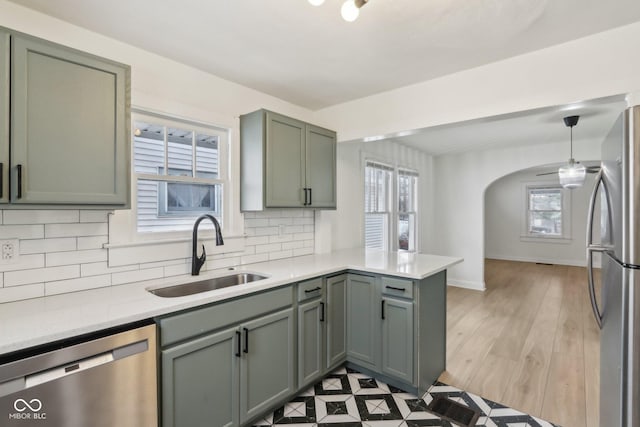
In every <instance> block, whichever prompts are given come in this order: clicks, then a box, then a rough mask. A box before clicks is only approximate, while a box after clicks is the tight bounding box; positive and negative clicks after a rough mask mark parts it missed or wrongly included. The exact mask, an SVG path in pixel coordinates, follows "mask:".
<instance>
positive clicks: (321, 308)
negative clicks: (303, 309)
mask: <svg viewBox="0 0 640 427" xmlns="http://www.w3.org/2000/svg"><path fill="white" fill-rule="evenodd" d="M320 321H321V322H324V303H323V302H321V303H320Z"/></svg>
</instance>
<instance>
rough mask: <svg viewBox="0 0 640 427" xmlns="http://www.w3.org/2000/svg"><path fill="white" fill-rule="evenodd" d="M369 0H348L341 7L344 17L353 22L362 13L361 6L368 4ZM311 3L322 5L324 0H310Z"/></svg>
mask: <svg viewBox="0 0 640 427" xmlns="http://www.w3.org/2000/svg"><path fill="white" fill-rule="evenodd" d="M368 1H369V0H346V1H345V2H344V3H343V4H342V8H341V9H340V14H341V15H342V19H344V20H345V21H347V22H353V21H355V20H356V19H358V16H359V15H360V8H361V7H362V6H364V5H365V4H367V2H368ZM309 3H311V4H312V5H314V6H320V5H321V4H322V3H324V0H309Z"/></svg>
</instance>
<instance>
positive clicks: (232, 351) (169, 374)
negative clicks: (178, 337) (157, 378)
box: [161, 328, 240, 427]
mask: <svg viewBox="0 0 640 427" xmlns="http://www.w3.org/2000/svg"><path fill="white" fill-rule="evenodd" d="M236 331H237V328H233V329H227V330H225V331H222V332H218V333H214V334H211V335H207V336H204V337H202V338H198V339H196V340H193V341H189V342H186V343H184V344H181V345H178V346H175V347H172V348H170V349H168V350H165V351H163V352H162V400H161V401H162V409H161V410H162V425H163V426H164V427H191V426H204V425H212V426H213V425H215V426H225V427H227V426H237V425H238V418H239V407H240V405H239V397H240V396H239V394H238V379H239V373H240V369H239V368H240V359H239V358H238V357H236V349H237V338H236V336H237V334H236Z"/></svg>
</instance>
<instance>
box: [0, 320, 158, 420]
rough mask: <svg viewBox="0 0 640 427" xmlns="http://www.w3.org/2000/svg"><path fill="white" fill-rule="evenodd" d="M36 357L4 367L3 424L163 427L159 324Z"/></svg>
mask: <svg viewBox="0 0 640 427" xmlns="http://www.w3.org/2000/svg"><path fill="white" fill-rule="evenodd" d="M102 335H103V334H102ZM33 353H34V352H33V351H31V352H27V353H24V354H19V353H18V354H15V355H13V357H12V358H13V359H15V360H13V361H8V362H6V363H4V362H3V364H2V365H0V425H1V426H21V427H30V426H40V427H116V426H118V427H128V426H130V427H157V426H158V415H157V414H158V406H157V402H158V387H157V362H156V354H157V353H156V326H155V325H153V324H147V325H142V326H141V325H136V326H135V327H134V329H130V330H125V331H120V330H116V331H109V332H108V335H106V336H101V335H97V336H95V335H94V336H89V337H86V338H85V339H84V340H83V341H80V342H78V340H72V341H67V342H61V343H58V344H56V345H55V346H50V347H48V348H42V349H39V350H37V353H36V354H33Z"/></svg>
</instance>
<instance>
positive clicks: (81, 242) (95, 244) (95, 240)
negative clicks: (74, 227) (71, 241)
mask: <svg viewBox="0 0 640 427" xmlns="http://www.w3.org/2000/svg"><path fill="white" fill-rule="evenodd" d="M105 243H109V236H91V237H78V250H79V251H82V250H85V249H102V247H103V245H104V244H105Z"/></svg>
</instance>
